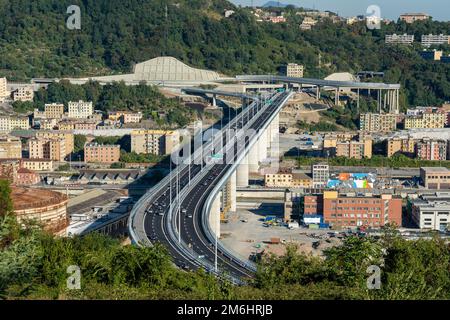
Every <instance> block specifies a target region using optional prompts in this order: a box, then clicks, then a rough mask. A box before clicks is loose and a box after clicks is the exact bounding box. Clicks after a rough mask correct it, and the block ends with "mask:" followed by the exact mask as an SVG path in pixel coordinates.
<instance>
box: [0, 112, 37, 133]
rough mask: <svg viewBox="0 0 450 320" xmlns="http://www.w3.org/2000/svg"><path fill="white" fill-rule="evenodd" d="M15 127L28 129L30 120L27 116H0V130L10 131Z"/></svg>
mask: <svg viewBox="0 0 450 320" xmlns="http://www.w3.org/2000/svg"><path fill="white" fill-rule="evenodd" d="M15 129H20V130H28V129H30V120H29V119H28V117H10V116H0V132H10V131H11V130H15Z"/></svg>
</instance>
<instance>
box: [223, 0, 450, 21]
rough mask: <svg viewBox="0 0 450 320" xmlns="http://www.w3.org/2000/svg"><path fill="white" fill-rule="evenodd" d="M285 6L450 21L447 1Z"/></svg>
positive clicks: (325, 0)
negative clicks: (370, 8) (376, 11)
mask: <svg viewBox="0 0 450 320" xmlns="http://www.w3.org/2000/svg"><path fill="white" fill-rule="evenodd" d="M268 1H269V0H254V4H255V5H263V4H265V3H266V2H268ZM231 2H233V3H235V4H241V5H248V6H249V5H251V3H252V1H251V0H231ZM280 2H281V3H285V4H295V5H298V6H301V7H306V8H316V9H320V10H330V11H333V12H338V13H339V15H340V16H344V17H347V16H356V15H360V14H365V13H366V10H367V7H368V6H370V5H373V4H375V5H378V6H379V7H380V8H381V16H382V17H383V18H388V19H395V20H397V18H398V16H399V15H400V14H402V13H406V12H408V13H409V12H424V13H428V14H430V15H431V16H432V17H433V19H434V20H441V21H450V1H449V0H284V1H280Z"/></svg>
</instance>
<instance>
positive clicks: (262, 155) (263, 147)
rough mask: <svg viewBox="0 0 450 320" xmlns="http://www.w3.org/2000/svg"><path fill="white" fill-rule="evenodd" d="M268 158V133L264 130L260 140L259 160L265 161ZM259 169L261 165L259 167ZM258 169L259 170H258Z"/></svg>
mask: <svg viewBox="0 0 450 320" xmlns="http://www.w3.org/2000/svg"><path fill="white" fill-rule="evenodd" d="M266 158H267V131H266V130H264V131H263V132H262V133H261V135H260V137H259V140H258V160H259V162H262V161H264V160H265V159H266ZM258 169H259V165H258ZM258 169H257V170H258Z"/></svg>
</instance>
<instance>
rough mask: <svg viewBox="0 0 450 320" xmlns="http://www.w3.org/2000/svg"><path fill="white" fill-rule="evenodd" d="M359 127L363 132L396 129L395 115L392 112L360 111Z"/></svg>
mask: <svg viewBox="0 0 450 320" xmlns="http://www.w3.org/2000/svg"><path fill="white" fill-rule="evenodd" d="M359 128H360V130H361V131H365V132H392V131H395V130H396V129H397V115H396V114H394V113H362V114H361V115H360V118H359Z"/></svg>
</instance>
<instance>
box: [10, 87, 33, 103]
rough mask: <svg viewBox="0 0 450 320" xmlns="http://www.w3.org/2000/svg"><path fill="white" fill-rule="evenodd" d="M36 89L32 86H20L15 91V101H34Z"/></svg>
mask: <svg viewBox="0 0 450 320" xmlns="http://www.w3.org/2000/svg"><path fill="white" fill-rule="evenodd" d="M33 98H34V91H33V88H31V87H20V88H18V89H17V90H16V91H14V93H13V100H14V101H24V102H25V101H30V102H31V101H33Z"/></svg>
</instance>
